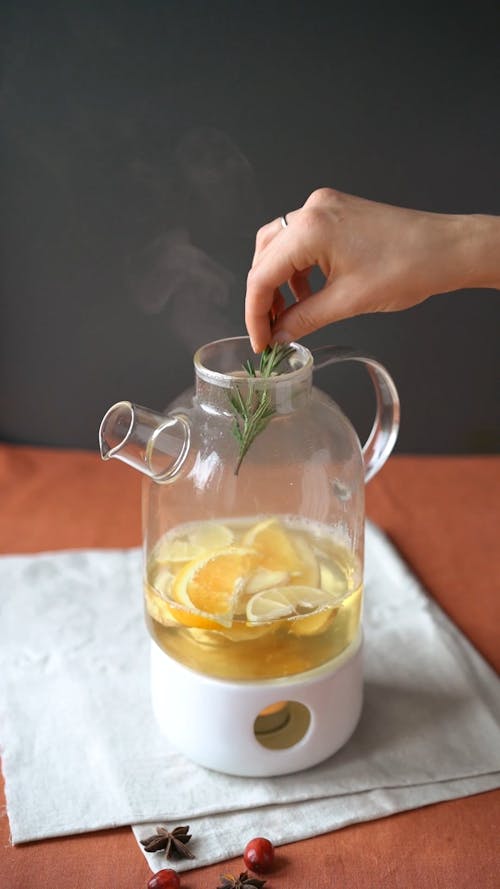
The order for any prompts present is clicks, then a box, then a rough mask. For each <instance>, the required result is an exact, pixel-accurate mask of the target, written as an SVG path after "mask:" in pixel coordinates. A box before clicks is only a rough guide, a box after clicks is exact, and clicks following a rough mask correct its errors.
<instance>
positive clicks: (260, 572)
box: [244, 568, 290, 596]
mask: <svg viewBox="0 0 500 889" xmlns="http://www.w3.org/2000/svg"><path fill="white" fill-rule="evenodd" d="M289 580H290V574H289V572H288V571H270V570H269V568H258V569H257V571H254V572H253V574H251V575H250V577H249V578H248V580H247V582H246V584H245V589H244V592H245V593H247V594H248V595H252V596H253V595H254V593H260V592H262V590H268V589H270V588H274V587H280V586H285V585H286V584H287V583H288V582H289Z"/></svg>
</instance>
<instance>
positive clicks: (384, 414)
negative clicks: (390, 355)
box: [311, 346, 400, 481]
mask: <svg viewBox="0 0 500 889" xmlns="http://www.w3.org/2000/svg"><path fill="white" fill-rule="evenodd" d="M311 351H312V354H313V357H314V370H319V368H321V367H327V366H328V365H329V364H336V363H337V362H339V361H358V362H359V363H360V364H364V365H365V367H366V369H367V371H368V373H369V374H370V378H371V381H372V383H373V388H374V389H375V395H376V399H377V413H376V415H375V420H374V423H373V426H372V431H371V432H370V435H369V437H368V440H367V442H366V444H365V445H364V447H363V460H364V464H365V481H369V480H370V479H371V478H372V477H373V476H374V475H375V473H377V472H378V471H379V469H381V468H382V466H383V465H384V463H385V461H386V460H387V458H388V456H389V454H390V453H391V451H392V449H393V447H394V445H395V443H396V439H397V437H398V431H399V418H400V408H399V396H398V391H397V389H396V386H395V384H394V381H393V379H392V377H391V376H390V375H389V373H388V372H387V371H386V369H385V367H384V366H383V365H382V364H380V363H379V362H378V361H377V360H376V359H375V358H371V356H369V355H364V354H363V353H362V352H358V351H357V350H356V349H351V348H349V347H347V346H320V347H319V348H318V349H312V350H311Z"/></svg>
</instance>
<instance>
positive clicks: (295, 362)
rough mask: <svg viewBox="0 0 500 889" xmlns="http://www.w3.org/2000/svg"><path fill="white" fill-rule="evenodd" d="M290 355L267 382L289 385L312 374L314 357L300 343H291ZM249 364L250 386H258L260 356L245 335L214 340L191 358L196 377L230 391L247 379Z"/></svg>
mask: <svg viewBox="0 0 500 889" xmlns="http://www.w3.org/2000/svg"><path fill="white" fill-rule="evenodd" d="M290 346H291V347H292V348H293V353H292V354H291V355H290V356H289V357H288V358H287V359H286V361H284V362H283V365H282V366H281V367H280V372H279V375H278V376H276V377H275V376H273V377H271V378H270V380H269V379H268V380H267V381H266V385H269V382H271V383H273V384H274V383H285V382H286V383H289V382H291V381H292V380H295V379H299V378H301V377H302V376H304V375H305V376H306V377H307V376H309V375H310V373H311V371H312V366H313V358H312V355H311V352H310V351H309V349H306V347H305V346H302V345H300V343H290ZM248 362H250V364H251V365H252V366H253V367H254V368H255V370H256V371H257V376H256V378H254V382H253V385H254V386H255V385H256V386H257V387H258V383H259V377H258V367H259V363H260V356H258V355H255V353H254V352H253V349H252V347H251V345H250V339H249V337H247V336H239V337H232V338H228V339H222V340H215V341H214V342H212V343H207V344H206V345H205V346H201V348H199V349H198V351H197V352H196V354H195V356H194V366H195V371H196V376H197V378H198V379H202V380H203V381H204V382H206V383H210V384H212V385H217V386H222V387H224V388H230V387H231V386H233V385H234V383H235V382H239V381H241V378H242V377H244V378H246V377H247V373H246V371H245V369H244V368H245V365H246V364H247V363H248Z"/></svg>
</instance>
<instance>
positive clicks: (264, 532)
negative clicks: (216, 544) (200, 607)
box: [242, 517, 319, 586]
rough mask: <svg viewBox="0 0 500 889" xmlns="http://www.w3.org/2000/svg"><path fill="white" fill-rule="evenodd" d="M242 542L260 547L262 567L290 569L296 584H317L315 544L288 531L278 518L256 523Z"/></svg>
mask: <svg viewBox="0 0 500 889" xmlns="http://www.w3.org/2000/svg"><path fill="white" fill-rule="evenodd" d="M242 542H243V545H244V546H251V547H253V548H254V549H256V550H257V551H258V553H259V566H260V567H261V568H267V569H269V570H270V571H286V572H288V573H289V574H290V575H291V581H290V582H291V583H293V584H298V585H307V586H309V585H311V586H313V585H314V584H315V583H317V581H318V577H319V573H318V564H317V561H316V558H315V556H314V553H313V551H312V549H311V547H310V546H309V545H308V544H307V543H306V541H305V540H302V538H300V537H298V536H297V535H293V534H288V533H287V532H286V530H285V528H284V527H283V525H282V524H281V523H280V522H279V521H278V519H277V518H274V517H272V518H269V519H264V520H263V521H261V522H258V523H257V524H256V525H253V527H252V528H250V529H249V530H248V531H247V532H246V534H245V535H244V537H243V541H242Z"/></svg>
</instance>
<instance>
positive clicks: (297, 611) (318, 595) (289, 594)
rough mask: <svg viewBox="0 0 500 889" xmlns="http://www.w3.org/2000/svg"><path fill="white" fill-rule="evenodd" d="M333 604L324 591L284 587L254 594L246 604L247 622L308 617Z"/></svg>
mask: <svg viewBox="0 0 500 889" xmlns="http://www.w3.org/2000/svg"><path fill="white" fill-rule="evenodd" d="M332 604H333V602H332V597H331V596H330V595H329V594H328V593H325V592H324V590H318V589H317V588H316V587H308V586H286V587H276V588H275V589H270V590H263V591H262V592H260V593H256V594H255V595H254V596H252V598H251V599H250V600H249V602H248V603H247V609H246V615H247V620H248V621H265V620H281V619H283V618H285V617H294V616H299V615H300V616H302V615H304V616H305V615H309V614H312V613H315V612H317V611H318V610H319V609H322V608H327V607H328V606H331V605H332Z"/></svg>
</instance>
